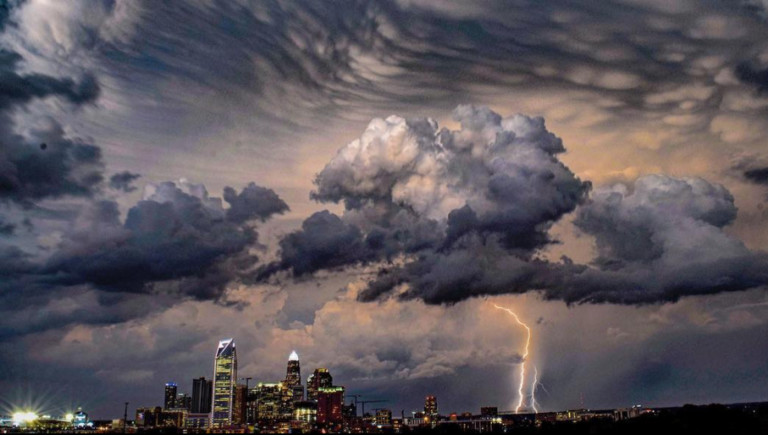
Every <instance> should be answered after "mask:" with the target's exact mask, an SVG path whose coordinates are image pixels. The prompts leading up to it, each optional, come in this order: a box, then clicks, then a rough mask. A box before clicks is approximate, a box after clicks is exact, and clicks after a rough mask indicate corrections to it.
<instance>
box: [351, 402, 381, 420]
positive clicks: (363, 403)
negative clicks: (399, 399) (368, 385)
mask: <svg viewBox="0 0 768 435" xmlns="http://www.w3.org/2000/svg"><path fill="white" fill-rule="evenodd" d="M382 402H386V400H361V401H360V403H361V404H362V405H363V411H362V412H363V417H365V404H366V403H382ZM355 406H357V404H355Z"/></svg>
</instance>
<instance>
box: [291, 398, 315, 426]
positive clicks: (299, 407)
mask: <svg viewBox="0 0 768 435" xmlns="http://www.w3.org/2000/svg"><path fill="white" fill-rule="evenodd" d="M293 421H294V422H296V424H295V427H294V429H300V430H302V431H309V430H311V429H312V428H313V427H314V425H315V422H316V421H317V403H315V402H311V401H307V402H305V401H301V402H295V403H294V404H293Z"/></svg>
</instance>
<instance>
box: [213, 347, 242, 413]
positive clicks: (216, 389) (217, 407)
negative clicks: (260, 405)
mask: <svg viewBox="0 0 768 435" xmlns="http://www.w3.org/2000/svg"><path fill="white" fill-rule="evenodd" d="M236 382H237V352H236V351H235V340H234V339H232V338H228V339H226V340H221V341H219V347H218V349H216V361H215V365H214V370H213V411H212V412H211V426H213V427H218V428H220V427H224V426H229V425H231V424H232V414H233V411H234V406H233V405H234V403H233V401H234V398H235V384H236Z"/></svg>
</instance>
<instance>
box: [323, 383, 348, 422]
mask: <svg viewBox="0 0 768 435" xmlns="http://www.w3.org/2000/svg"><path fill="white" fill-rule="evenodd" d="M343 406H344V387H320V388H318V390H317V424H318V425H321V426H326V427H331V426H334V425H337V424H341V423H342V422H343V421H344V419H343V414H342V407H343Z"/></svg>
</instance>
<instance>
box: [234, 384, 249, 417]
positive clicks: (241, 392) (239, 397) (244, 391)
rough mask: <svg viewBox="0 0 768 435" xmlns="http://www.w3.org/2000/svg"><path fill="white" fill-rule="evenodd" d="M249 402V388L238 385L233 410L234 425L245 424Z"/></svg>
mask: <svg viewBox="0 0 768 435" xmlns="http://www.w3.org/2000/svg"><path fill="white" fill-rule="evenodd" d="M247 400H248V387H246V386H245V385H237V386H236V387H235V401H234V404H233V409H232V422H233V423H234V424H245V417H246V405H247Z"/></svg>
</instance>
